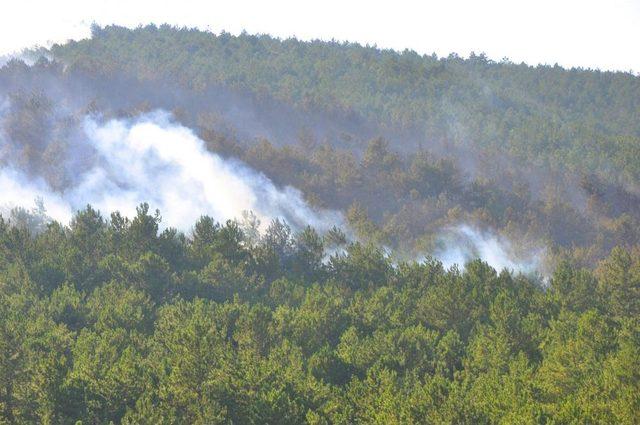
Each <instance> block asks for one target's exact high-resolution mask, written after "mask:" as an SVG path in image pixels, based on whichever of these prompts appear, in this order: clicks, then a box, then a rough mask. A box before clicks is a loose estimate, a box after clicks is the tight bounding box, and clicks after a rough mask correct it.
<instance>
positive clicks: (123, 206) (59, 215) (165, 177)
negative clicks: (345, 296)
mask: <svg viewBox="0 0 640 425" xmlns="http://www.w3.org/2000/svg"><path fill="white" fill-rule="evenodd" d="M83 131H84V134H85V136H86V141H85V142H86V143H87V144H88V145H90V146H91V147H92V148H93V150H94V151H95V152H94V156H95V158H93V159H92V161H93V163H92V166H91V167H89V169H88V171H85V172H84V173H83V174H82V175H81V176H78V178H76V179H74V180H75V181H76V182H77V183H75V184H73V185H72V186H70V187H67V188H66V189H64V191H62V192H54V191H53V190H51V188H50V187H49V186H48V185H47V183H46V182H45V181H44V179H33V178H27V177H26V176H25V175H24V174H22V173H20V171H18V170H12V169H6V168H5V169H1V170H0V188H1V189H2V194H1V195H0V205H3V206H4V207H5V209H6V208H7V207H11V206H27V205H25V204H32V203H33V200H34V199H36V198H41V199H42V200H43V202H44V205H45V207H46V208H47V214H48V215H50V216H51V217H53V218H54V219H56V220H58V221H61V222H63V223H66V222H68V221H69V220H70V218H71V217H72V214H73V213H74V212H75V211H77V210H79V209H82V208H84V207H85V206H86V205H87V204H91V205H92V206H94V207H95V208H97V209H98V210H100V211H102V212H103V213H106V214H109V213H111V212H113V211H120V212H121V213H123V214H124V215H128V216H131V215H133V214H135V208H136V206H138V205H139V204H140V203H142V202H147V203H149V205H150V206H151V207H152V208H158V209H159V210H160V211H161V214H162V224H163V225H164V226H171V227H176V228H178V229H181V230H188V228H189V227H190V226H192V225H193V223H194V222H195V221H196V220H197V219H198V218H199V217H200V216H201V215H204V214H206V215H210V216H212V217H213V218H215V219H216V220H219V221H225V220H228V219H234V218H240V217H241V215H242V212H243V211H253V212H255V214H256V215H257V217H258V218H259V219H260V221H261V222H262V223H264V224H265V225H267V224H268V223H269V222H270V221H271V220H272V219H274V218H281V219H284V220H285V221H286V222H287V223H289V224H290V225H291V226H292V227H294V228H299V227H302V226H304V225H307V224H309V225H311V226H313V227H315V228H317V229H318V230H319V231H325V230H328V229H329V228H331V227H333V226H334V225H337V226H341V225H343V224H344V219H343V217H342V215H341V214H340V213H339V212H336V211H327V210H323V211H317V210H314V209H312V208H311V207H310V206H309V205H308V204H307V203H306V202H305V201H304V199H303V197H302V194H301V193H300V191H298V190H296V189H294V188H292V187H285V188H282V189H280V188H277V187H276V186H275V185H274V184H273V182H271V181H270V180H269V179H268V178H267V177H266V176H264V175H263V174H261V173H258V172H256V171H254V170H252V169H251V168H249V167H248V166H246V165H245V164H243V163H241V162H239V161H236V160H232V159H231V160H230V159H223V158H221V157H220V156H218V155H216V154H213V153H211V152H209V151H207V149H206V147H205V144H204V142H203V141H202V140H201V139H199V138H198V137H197V136H196V135H195V134H194V133H193V132H192V131H191V130H190V129H188V128H185V127H182V126H180V125H176V124H174V123H172V122H171V120H170V116H169V114H167V113H164V112H155V113H152V114H148V115H145V116H143V117H141V118H139V119H136V120H134V121H127V120H111V121H108V122H106V123H99V122H98V121H96V120H95V119H93V118H86V119H85V120H84V124H83ZM61 166H62V164H61Z"/></svg>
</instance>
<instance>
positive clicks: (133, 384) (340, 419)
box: [0, 206, 640, 424]
mask: <svg viewBox="0 0 640 425" xmlns="http://www.w3.org/2000/svg"><path fill="white" fill-rule="evenodd" d="M112 217H113V218H115V220H106V221H103V220H101V219H99V218H98V216H97V215H95V214H94V212H93V210H91V209H90V208H88V209H87V210H85V211H81V212H79V213H78V214H77V216H76V217H75V218H74V220H73V222H72V223H71V225H70V226H69V227H64V226H58V227H56V226H57V225H56V226H51V227H49V228H48V229H47V230H46V231H44V232H42V233H39V234H33V235H32V234H29V233H28V232H16V231H15V230H14V229H13V228H12V227H9V226H5V227H2V228H1V231H2V234H0V236H1V237H2V238H4V240H7V238H12V240H13V241H14V243H12V244H11V245H4V247H3V255H4V258H5V262H4V263H3V265H2V268H1V269H0V284H1V288H2V291H1V293H0V319H2V320H0V417H2V419H3V420H5V421H7V422H24V423H35V422H38V423H76V422H77V421H82V423H109V422H113V423H125V424H134V423H149V424H151V423H153V424H156V423H165V424H174V423H200V424H210V423H291V424H293V423H345V424H346V423H385V424H386V423H425V422H427V423H505V424H507V423H532V424H534V423H577V422H579V423H583V422H589V423H624V424H633V423H637V422H638V420H639V419H640V418H639V417H638V411H639V407H640V398H639V397H638V394H639V393H640V375H639V374H638V372H637V371H638V364H639V362H640V326H639V322H638V320H637V317H636V315H634V314H633V312H634V311H635V310H633V309H634V305H635V304H634V303H637V296H638V295H637V293H636V291H635V290H634V289H633V288H634V286H633V285H634V282H635V280H634V279H635V278H634V276H635V275H634V273H635V271H634V270H635V267H636V265H637V264H638V263H639V261H640V257H638V253H637V252H636V251H628V250H623V249H616V250H614V251H613V252H612V253H611V255H610V257H609V258H607V259H605V260H604V261H602V263H601V264H600V265H599V266H598V267H597V271H596V272H591V271H589V270H587V269H580V268H577V267H575V266H572V265H571V264H570V263H569V262H565V263H563V264H561V265H560V266H559V267H558V268H557V270H556V272H555V274H554V275H553V277H552V278H551V280H550V283H549V286H546V285H544V284H542V283H540V281H539V280H536V279H535V278H530V277H526V276H521V275H520V276H514V275H512V274H510V273H509V272H507V271H503V272H501V273H500V274H497V273H496V271H495V270H493V269H491V268H490V267H489V266H487V265H486V264H484V263H482V262H481V261H474V262H471V263H469V264H467V265H465V267H464V269H459V268H453V269H451V270H445V269H444V268H443V267H442V265H441V264H439V263H438V262H436V261H433V260H429V261H427V262H424V263H402V264H394V263H393V262H391V261H390V260H389V259H388V258H387V257H386V256H385V255H384V254H383V253H382V252H381V251H380V250H378V249H376V248H375V247H374V246H372V245H362V244H357V243H351V244H347V245H346V247H345V248H346V250H345V252H344V253H339V254H335V255H334V256H333V257H332V258H331V259H330V260H329V261H328V262H327V261H326V260H325V259H326V258H327V257H326V253H325V252H324V250H323V244H322V239H321V238H320V237H319V236H318V235H317V234H316V233H315V231H314V230H313V229H310V228H307V229H304V230H303V231H302V232H300V233H298V234H292V232H291V231H290V230H288V229H287V227H286V226H283V223H279V224H275V227H273V228H272V232H271V233H270V236H269V237H265V238H261V239H259V240H255V238H254V239H252V240H251V242H250V240H249V239H245V237H244V235H243V233H242V231H240V230H239V229H238V227H237V225H236V224H235V223H232V222H230V223H227V224H224V225H220V224H218V223H215V222H214V221H213V220H211V219H209V218H207V217H203V218H202V219H201V220H199V222H198V223H197V224H196V225H195V226H194V230H193V232H192V233H191V234H190V235H180V234H174V235H172V236H171V239H172V240H174V241H180V242H179V243H176V244H174V245H172V246H173V248H172V249H170V250H168V249H165V247H166V245H165V243H166V239H163V236H162V235H163V234H165V233H163V232H164V231H163V232H161V233H160V234H159V232H160V230H159V228H158V227H157V221H156V220H155V219H154V216H152V215H148V211H146V209H145V207H144V206H142V207H141V208H140V209H139V216H138V217H137V218H136V219H134V220H132V221H131V222H130V224H126V223H125V225H122V223H123V222H122V221H121V220H120V219H119V218H118V217H119V215H117V214H114V215H112ZM155 217H157V216H155ZM154 223H155V224H154ZM77 246H84V247H87V249H84V250H81V251H79V250H77V249H76V247H77ZM142 246H144V250H143V249H141V248H142ZM265 252H272V253H275V254H274V255H270V256H266V257H265ZM52 255H55V256H57V257H59V258H65V259H66V260H65V261H66V262H65V265H64V267H62V268H60V269H57V270H59V271H58V272H57V273H52V274H50V275H48V274H46V273H45V274H43V273H42V272H41V269H39V268H38V267H35V265H36V264H41V262H42V259H43V258H51V257H49V256H52ZM265 258H271V260H269V261H272V263H271V264H270V265H269V266H268V267H265V263H264V261H266V260H265ZM88 264H95V265H96V267H95V268H94V269H90V268H88V266H87V265H88ZM83 269H84V271H82V272H81V273H79V272H78V270H83ZM76 279H80V281H76Z"/></svg>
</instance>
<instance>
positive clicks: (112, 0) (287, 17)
mask: <svg viewBox="0 0 640 425" xmlns="http://www.w3.org/2000/svg"><path fill="white" fill-rule="evenodd" d="M2 9H3V11H2V13H1V14H0V55H6V54H10V53H12V52H16V51H19V50H21V49H23V48H26V47H33V46H35V45H39V46H49V45H50V44H51V43H61V42H64V41H66V40H68V39H75V40H78V39H82V38H86V37H89V36H90V26H91V24H92V23H97V24H99V25H108V24H118V25H124V26H128V27H136V26H139V25H145V24H148V23H155V24H162V23H169V24H172V25H178V26H186V27H197V28H200V29H204V30H209V31H212V32H215V33H219V32H220V31H222V30H224V31H227V32H230V33H232V34H238V33H240V32H242V31H243V30H244V31H247V32H249V33H252V34H255V33H267V34H271V35H273V36H276V37H280V38H287V37H296V38H299V39H302V40H311V39H323V40H331V39H335V40H340V41H343V40H347V41H352V42H359V43H361V44H371V45H374V44H375V45H377V46H378V47H381V48H391V49H395V50H404V49H411V50H415V51H416V52H418V53H421V54H422V53H426V54H431V53H436V54H437V55H438V56H447V55H449V54H450V53H457V54H458V55H460V56H464V57H466V56H468V55H469V53H470V52H475V53H486V55H487V56H488V57H489V58H491V59H493V60H501V59H503V58H509V59H510V60H512V61H513V62H518V63H519V62H526V63H528V64H531V65H536V64H550V65H552V64H555V63H558V64H560V65H562V66H564V67H574V66H575V67H583V68H598V69H602V70H619V71H634V72H635V73H638V72H639V71H640V49H639V48H638V44H639V42H640V0H607V1H595V0H581V1H577V0H510V1H507V0H484V1H477V0H476V1H473V0H449V1H428V0H427V1H407V0H393V1H376V0H369V1H360V0H352V1H348V0H323V1H319V0H315V1H313V2H310V1H303V0H297V1H290V0H274V1H260V0H256V1H248V0H233V1H230V0H229V1H216V0H209V1H196V0H180V1H164V0H127V1H123V0H57V1H50V0H41V1H35V0H19V1H10V2H9V4H8V5H3V7H2Z"/></svg>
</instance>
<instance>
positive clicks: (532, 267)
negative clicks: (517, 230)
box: [433, 224, 541, 273]
mask: <svg viewBox="0 0 640 425" xmlns="http://www.w3.org/2000/svg"><path fill="white" fill-rule="evenodd" d="M438 245H439V246H438V248H437V249H436V250H435V252H434V255H433V256H434V257H435V258H437V259H438V260H439V261H440V262H442V265H443V266H444V267H445V268H450V267H452V266H453V265H455V264H457V265H458V266H460V267H464V265H465V264H466V263H467V262H469V261H471V260H474V259H477V258H480V259H482V260H483V261H485V262H486V263H487V264H489V265H490V266H491V267H493V268H494V269H496V270H498V271H500V270H503V269H507V270H510V271H513V272H519V273H533V272H535V271H537V270H539V269H540V266H541V264H540V263H541V260H540V258H541V255H539V254H538V253H531V252H528V253H527V255H526V257H525V258H522V257H521V256H519V255H517V254H516V253H515V250H514V249H513V247H512V245H511V242H510V241H508V240H506V239H504V238H501V237H499V236H496V235H494V234H491V233H488V232H483V231H481V230H479V229H476V228H474V227H472V226H470V225H467V224H461V225H459V226H456V227H453V228H450V229H447V231H445V232H444V233H443V234H442V235H441V236H440V238H439V241H438Z"/></svg>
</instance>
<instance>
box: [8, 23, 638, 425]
mask: <svg viewBox="0 0 640 425" xmlns="http://www.w3.org/2000/svg"><path fill="white" fill-rule="evenodd" d="M639 117H640V78H639V77H638V76H635V75H633V74H631V73H621V72H603V71H599V70H590V69H564V68H562V67H559V66H536V67H532V66H528V65H525V64H516V63H512V62H510V61H509V60H508V59H504V60H502V61H500V62H494V61H492V60H489V59H488V58H487V57H486V56H485V55H483V54H478V55H476V54H473V55H471V57H469V58H467V59H463V58H460V57H458V56H456V55H450V56H448V57H437V56H435V55H431V56H429V55H419V54H417V53H415V52H412V51H408V50H407V51H404V52H396V51H392V50H382V49H378V48H377V47H375V46H361V45H358V44H354V43H341V42H326V41H312V42H303V41H299V40H295V39H286V40H281V39H277V38H273V37H270V36H267V35H250V34H246V33H243V34H241V35H238V36H233V35H230V34H227V33H224V32H223V33H220V34H218V35H216V34H212V33H209V32H203V31H198V30H193V29H186V28H175V27H171V26H167V25H163V26H159V27H157V26H153V25H150V26H146V27H140V28H137V29H133V30H132V29H126V28H122V27H117V26H109V27H98V26H94V27H93V28H92V37H91V38H90V39H87V40H83V41H77V42H76V41H70V42H68V43H65V44H61V45H54V46H52V47H51V48H46V49H45V48H40V49H34V50H30V51H25V52H24V53H23V54H22V56H21V57H20V58H13V59H10V60H7V61H6V63H4V64H3V65H2V67H0V190H1V191H2V192H1V193H2V194H1V195H0V287H1V288H0V423H45V424H79V423H80V424H102V423H104V424H108V423H123V424H146V423H148V424H163V423H166V424H174V423H175V424H178V423H180V424H181V423H194V424H213V423H240V424H244V423H265V424H267V423H269V424H275V423H278V424H279V423H287V424H288V423H291V424H298V423H311V424H329V423H345V424H351V423H366V424H369V423H376V424H393V423H397V424H405V423H429V424H431V423H438V424H440V423H442V424H445V423H454V424H462V423H469V424H478V423H486V424H493V423H504V424H512V423H523V424H525V423H526V424H529V423H530V424H565V423H566V424H573V423H606V424H609V423H620V424H635V423H638V422H640V319H639V318H640V160H639V158H640V120H638V118H639ZM450 257H451V258H455V259H456V261H455V264H454V262H452V261H450Z"/></svg>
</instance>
